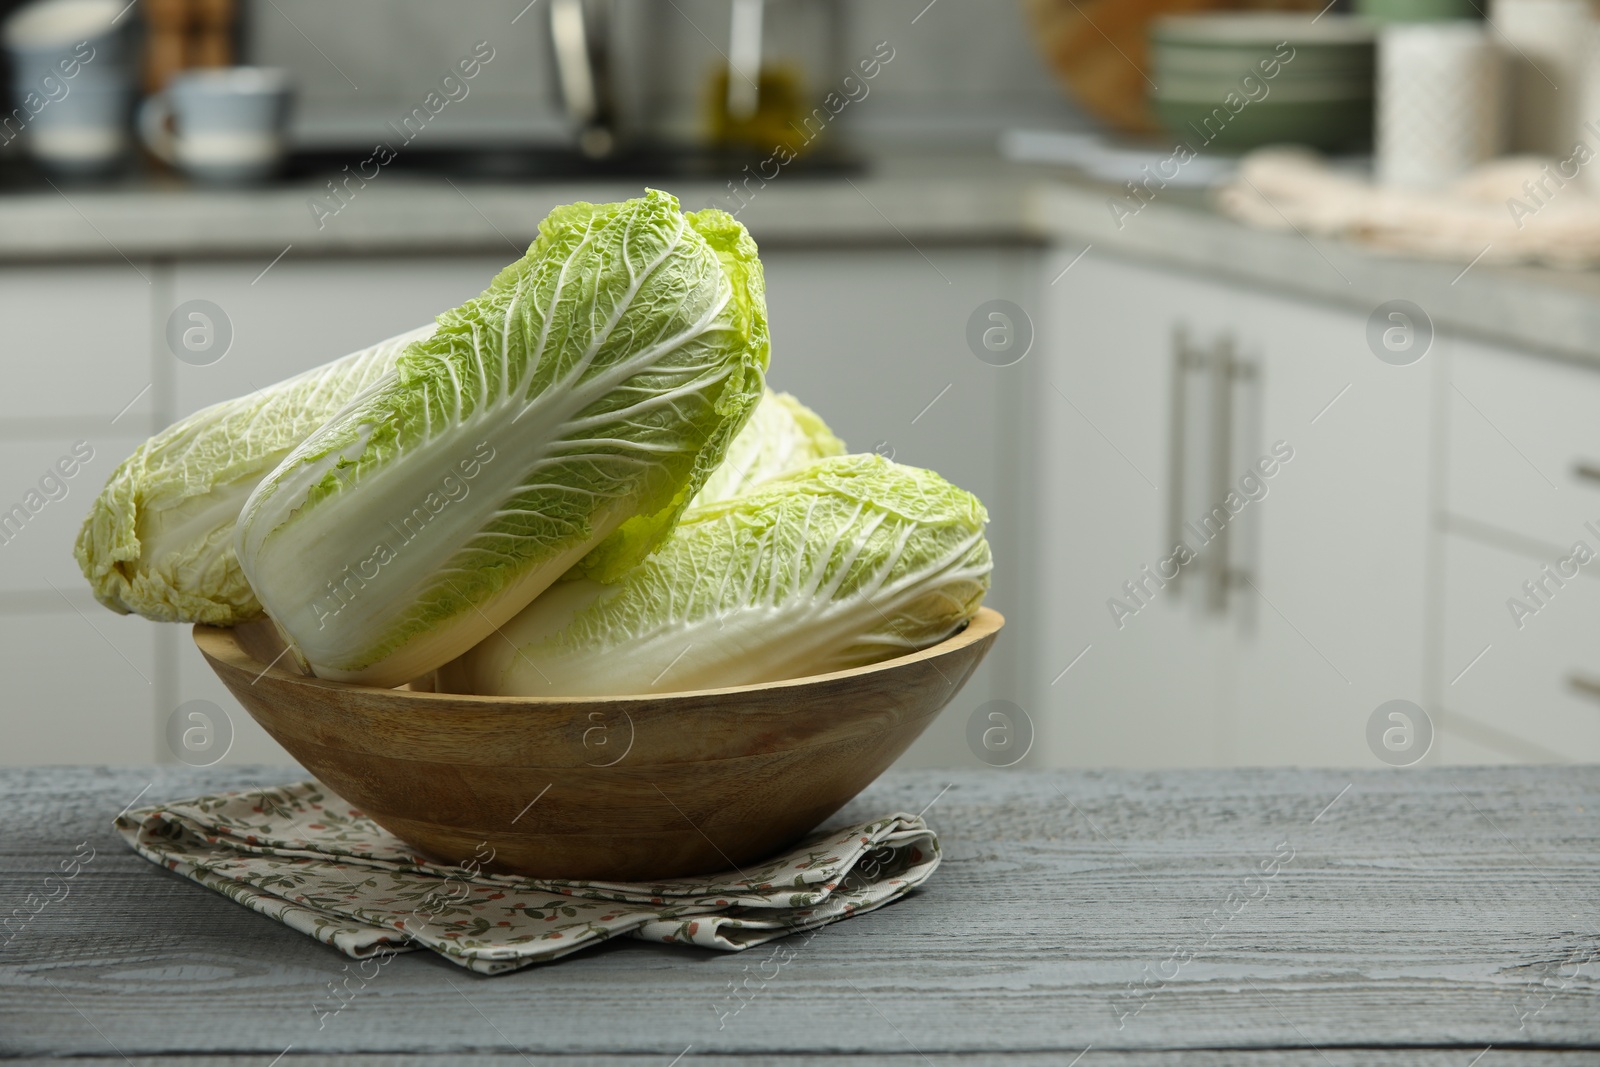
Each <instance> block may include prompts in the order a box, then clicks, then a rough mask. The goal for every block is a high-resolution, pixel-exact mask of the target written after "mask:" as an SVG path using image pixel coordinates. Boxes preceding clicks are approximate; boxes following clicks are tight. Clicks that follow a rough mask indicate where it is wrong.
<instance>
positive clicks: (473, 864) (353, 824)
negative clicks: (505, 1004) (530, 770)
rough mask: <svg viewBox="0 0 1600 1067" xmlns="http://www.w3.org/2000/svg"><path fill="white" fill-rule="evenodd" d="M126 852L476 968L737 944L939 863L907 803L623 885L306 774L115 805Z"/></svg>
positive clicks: (298, 913) (330, 929) (356, 938)
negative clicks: (535, 864)
mask: <svg viewBox="0 0 1600 1067" xmlns="http://www.w3.org/2000/svg"><path fill="white" fill-rule="evenodd" d="M116 828H117V832H118V833H120V834H122V836H123V838H125V839H126V840H127V842H128V844H130V845H131V846H133V849H134V851H136V852H138V853H139V854H140V855H141V856H143V857H145V858H146V859H148V860H150V861H151V862H153V863H159V864H160V865H162V866H163V867H166V868H168V869H169V870H173V871H176V872H177V873H179V874H181V875H183V876H184V877H185V878H189V879H192V880H193V881H196V882H199V883H200V884H201V885H203V886H206V887H208V888H210V889H215V890H216V891H217V892H219V893H223V894H225V895H227V896H229V897H231V898H233V899H234V900H236V901H238V902H239V903H241V904H243V905H245V906H246V907H249V908H253V909H255V910H256V911H259V912H261V913H262V914H263V915H266V916H269V917H271V918H273V919H277V920H278V921H279V922H281V923H284V924H285V925H287V926H289V927H291V928H292V929H295V930H299V931H300V932H301V933H305V934H310V935H311V936H312V937H315V938H316V939H317V940H319V941H322V942H324V943H326V944H329V945H332V946H333V947H334V948H337V949H338V950H339V951H341V952H343V953H344V954H345V955H347V956H352V957H355V958H363V957H367V956H373V955H379V954H388V953H394V952H407V951H411V950H414V949H418V948H427V949H432V950H433V951H434V952H437V953H439V954H440V955H442V956H444V957H445V958H446V959H448V960H450V961H451V962H452V963H457V964H460V965H461V966H463V967H466V968H468V969H470V970H474V971H477V972H479V973H481V974H499V973H501V972H503V971H511V970H516V969H517V968H519V967H526V966H527V965H528V964H531V963H540V962H544V961H547V960H554V959H558V958H560V957H562V956H565V955H567V954H568V953H570V952H575V951H577V950H578V949H580V948H583V947H584V946H586V945H592V944H597V943H599V942H601V941H604V940H606V939H607V938H612V937H618V936H620V935H622V934H628V935H630V936H632V937H638V938H644V939H645V940H647V941H660V942H663V943H666V944H688V945H698V946H700V947H702V948H712V949H720V950H722V951H725V952H737V951H739V950H741V949H746V948H749V947H751V946H752V945H759V944H761V943H762V942H765V941H770V940H772V939H774V938H779V937H783V936H785V935H787V934H792V933H796V932H798V931H802V930H808V929H811V928H813V927H817V926H822V925H825V924H827V923H831V922H835V921H837V920H839V919H848V918H849V917H850V916H852V915H858V914H860V913H862V912H866V911H871V910H873V909H874V908H879V907H882V906H883V905H885V904H888V903H891V902H893V901H895V900H897V899H899V898H900V897H902V896H904V895H905V894H906V893H908V892H909V891H910V890H912V889H913V888H915V887H916V886H918V885H921V884H922V883H923V882H924V881H926V880H927V878H928V876H929V875H931V874H932V873H933V871H934V868H936V867H938V866H939V839H938V837H937V836H936V835H935V834H934V832H933V831H932V830H930V829H929V828H928V826H927V824H926V823H924V822H923V821H922V819H921V818H920V817H918V816H915V815H906V814H903V813H902V814H895V815H888V816H885V817H883V818H881V819H875V820H873V821H871V822H865V823H859V824H857V825H854V826H846V827H843V828H840V829H837V830H830V831H825V832H818V833H814V834H812V835H811V836H810V837H808V838H807V839H806V840H804V841H802V842H801V843H800V844H799V845H797V846H796V847H795V848H794V849H793V850H791V851H789V852H787V853H785V854H783V855H781V856H775V857H773V858H772V859H769V860H765V861H762V862H760V863H756V864H752V865H750V866H749V867H747V868H746V869H744V870H743V871H729V872H727V873H726V874H719V875H702V876H698V877H693V878H672V879H667V880H665V881H662V882H654V883H648V884H645V883H639V884H626V883H614V882H580V881H559V880H549V879H532V878H524V877H521V876H518V875H497V874H486V873H484V872H483V871H482V870H481V866H482V865H483V864H485V863H487V862H489V861H490V860H491V859H492V858H493V855H492V850H490V849H489V848H488V847H487V846H484V847H483V848H480V850H479V852H480V854H479V855H477V856H475V857H474V858H473V859H471V860H468V861H467V862H466V863H465V864H463V865H462V866H450V865H447V864H441V863H434V862H432V861H431V860H427V859H424V858H422V857H421V856H419V855H417V854H416V853H415V852H413V851H412V850H411V849H410V848H408V847H407V846H406V844H405V843H404V842H403V841H401V840H400V839H399V838H397V837H395V836H394V835H393V834H390V833H389V832H388V831H386V830H384V829H382V828H381V827H379V826H378V825H377V824H376V823H374V822H373V821H372V820H371V819H369V818H367V817H366V816H365V815H363V814H362V813H361V812H359V811H357V810H356V809H355V808H353V807H351V806H350V804H349V803H348V802H347V801H345V800H343V799H342V798H340V797H338V796H335V795H334V794H333V793H331V792H329V791H328V790H327V789H326V788H324V787H323V786H322V784H321V783H319V782H314V781H308V782H299V783H297V784H294V785H287V786H281V787H279V788H276V789H257V790H252V791H249V792H244V793H224V794H221V795H218V796H205V797H196V798H194V799H192V800H183V801H178V802H175V803H171V804H158V805H153V806H151V807H146V808H136V809H134V810H132V811H129V812H127V813H126V814H124V815H121V816H119V817H118V818H117V822H116Z"/></svg>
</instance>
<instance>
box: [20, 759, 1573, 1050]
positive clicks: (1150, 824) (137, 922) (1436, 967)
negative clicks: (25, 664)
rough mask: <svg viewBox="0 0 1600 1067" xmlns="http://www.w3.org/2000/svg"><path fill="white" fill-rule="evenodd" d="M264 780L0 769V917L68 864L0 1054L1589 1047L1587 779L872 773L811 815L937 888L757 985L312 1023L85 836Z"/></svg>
mask: <svg viewBox="0 0 1600 1067" xmlns="http://www.w3.org/2000/svg"><path fill="white" fill-rule="evenodd" d="M269 775H271V776H273V777H271V778H269V777H267V776H269ZM281 779H282V772H281V771H277V772H274V771H267V770H261V769H254V768H248V767H245V768H221V767H218V768H211V769H208V770H192V769H189V768H174V767H162V768H159V769H137V768H135V769H116V770H107V769H104V768H99V769H96V768H49V769H11V770H6V771H3V772H0V811H4V812H5V813H6V820H7V826H6V832H5V834H4V836H3V837H0V886H3V888H0V908H3V910H4V912H5V913H6V914H14V912H13V909H17V908H21V907H24V902H25V900H26V898H27V897H28V894H29V893H35V892H42V891H43V889H44V887H43V885H42V881H43V879H44V877H45V876H46V875H47V874H50V873H54V872H56V871H57V870H58V864H59V861H60V860H62V859H63V858H65V857H68V856H71V855H72V854H73V852H74V849H75V848H76V847H77V846H78V845H79V843H80V842H87V843H88V844H89V845H90V846H91V847H92V848H93V849H94V850H95V855H94V858H93V859H92V860H91V861H90V862H89V863H88V864H87V865H85V867H84V868H83V870H82V872H81V873H80V874H79V875H78V877H77V878H75V879H72V880H71V881H70V882H68V883H67V885H68V895H67V896H66V897H65V898H63V899H60V900H59V901H57V902H55V903H51V904H48V905H46V906H44V907H43V909H42V910H40V911H39V912H38V913H37V915H36V916H35V917H33V918H32V919H31V921H28V922H26V923H22V924H20V925H18V926H17V927H16V929H15V936H14V937H13V939H12V940H11V942H10V943H9V944H8V945H6V946H5V947H4V948H0V1056H10V1057H25V1058H28V1057H31V1058H36V1059H37V1061H38V1062H43V1061H44V1060H45V1059H46V1058H50V1057H72V1058H74V1059H75V1060H76V1061H79V1062H82V1061H89V1062H121V1061H126V1062H129V1063H154V1062H163V1063H171V1062H175V1061H176V1060H177V1057H178V1054H179V1053H180V1052H182V1053H185V1054H186V1055H185V1056H184V1058H183V1059H182V1062H183V1063H185V1064H188V1065H192V1067H200V1065H211V1064H229V1065H235V1064H238V1065H242V1064H247V1063H248V1064H257V1065H265V1064H268V1063H274V1064H276V1063H280V1062H281V1063H282V1064H283V1067H290V1065H292V1064H299V1065H304V1064H318V1063H324V1062H327V1063H332V1062H334V1061H333V1059H332V1056H333V1055H334V1054H336V1053H342V1052H357V1051H359V1052H363V1053H367V1054H368V1055H367V1056H358V1057H353V1058H351V1059H341V1060H340V1061H339V1062H355V1063H374V1064H375V1063H379V1062H381V1063H385V1064H390V1063H404V1064H424V1063H426V1064H444V1063H464V1062H465V1063H475V1064H502V1063H503V1064H512V1063H539V1064H563V1063H564V1064H578V1063H583V1064H616V1065H622V1064H627V1065H641V1067H642V1065H647V1064H648V1065H652V1067H666V1065H667V1064H668V1063H669V1062H670V1063H672V1064H681V1065H683V1067H689V1065H691V1064H694V1063H697V1062H707V1061H708V1060H712V1059H714V1058H718V1057H721V1058H723V1059H724V1060H725V1061H726V1060H727V1059H729V1058H732V1059H733V1060H734V1061H735V1062H742V1061H743V1060H744V1058H745V1057H749V1058H751V1059H759V1061H760V1062H763V1063H782V1064H795V1065H798V1064H822V1063H829V1064H841V1063H842V1064H862V1065H866V1064H874V1065H876V1064H904V1065H905V1067H912V1065H917V1064H922V1063H930V1064H933V1063H938V1064H943V1063H955V1062H975V1060H976V1059H977V1058H978V1057H977V1054H979V1053H982V1054H984V1056H983V1058H984V1059H985V1060H988V1059H997V1058H1002V1057H1000V1056H999V1054H1000V1053H1002V1052H1003V1053H1005V1055H1004V1057H1003V1059H1004V1060H1005V1062H1012V1063H1018V1064H1044V1063H1051V1064H1066V1063H1069V1062H1072V1063H1076V1062H1078V1061H1077V1060H1074V1059H1073V1057H1076V1056H1079V1055H1080V1054H1084V1055H1085V1058H1084V1060H1083V1061H1082V1062H1083V1067H1095V1065H1097V1064H1120V1065H1136V1064H1177V1063H1180V1062H1181V1063H1183V1064H1219V1065H1220V1064H1229V1065H1237V1064H1243V1065H1246V1067H1250V1065H1259V1064H1286V1063H1294V1064H1319V1065H1330V1067H1344V1065H1346V1064H1356V1063H1362V1064H1366V1063H1375V1062H1384V1063H1390V1062H1393V1063H1406V1064H1424V1065H1431V1064H1438V1065H1441V1067H1442V1065H1445V1064H1451V1065H1456V1067H1464V1065H1465V1064H1467V1063H1469V1062H1472V1063H1478V1062H1480V1060H1475V1059H1473V1057H1475V1056H1478V1057H1481V1062H1482V1064H1483V1067H1494V1065H1495V1064H1498V1063H1510V1062H1515V1063H1519V1064H1568V1063H1571V1064H1576V1063H1580V1062H1581V1063H1594V1062H1596V1054H1597V1051H1600V978H1597V977H1596V973H1597V970H1600V968H1597V965H1596V960H1597V959H1600V929H1597V923H1600V911H1597V910H1596V894H1597V890H1596V886H1597V885H1600V822H1597V819H1596V814H1597V813H1600V767H1575V766H1569V767H1559V768H1557V767H1497V768H1474V769H1425V770H1424V769H1411V770H1404V771H1359V772H1339V771H1321V770H1319V771H1298V770H1232V771H1166V772H1161V773H1143V772H1069V771H1057V772H1048V773H1041V772H997V771H990V772H982V771H977V772H975V771H950V772H939V771H921V772H891V773H889V774H887V775H885V776H884V777H883V778H882V779H881V780H880V781H879V782H878V783H877V784H875V785H873V786H872V787H871V788H870V789H868V791H867V792H866V793H864V794H863V795H862V796H861V797H860V798H858V799H857V801H855V802H853V803H852V805H851V806H850V808H848V809H847V810H846V813H845V814H846V815H847V816H849V817H856V816H858V815H865V814H867V813H872V814H877V813H881V812H886V811H890V810H895V809H901V810H907V811H916V810H918V809H920V808H923V807H924V806H927V808H928V811H927V818H928V820H929V822H930V823H931V824H932V825H933V826H934V827H935V828H936V829H937V830H938V831H939V833H940V835H941V838H942V840H943V845H944V857H945V859H944V865H943V866H942V868H941V869H940V870H939V871H937V872H936V873H935V874H934V876H933V877H932V879H930V881H929V882H928V883H927V885H926V886H925V887H923V889H922V890H920V891H919V892H917V893H915V894H914V895H913V896H911V897H908V898H907V899H905V900H903V901H901V902H899V903H897V904H895V905H893V906H891V907H888V908H885V909H883V910H881V911H878V912H874V913H871V914H868V915H864V916H861V917H859V918H855V919H851V920H848V921H846V922H843V923H840V924H838V925H836V926H833V927H829V928H827V929H825V930H823V931H822V932H821V933H820V934H819V935H818V936H816V937H815V938H814V939H812V940H808V941H806V942H805V943H804V944H803V945H800V946H799V947H798V949H797V951H798V956H797V957H796V958H795V959H794V960H793V961H792V962H790V963H788V964H787V965H786V966H784V967H783V968H782V969H781V970H779V971H778V973H777V976H776V977H772V978H770V979H769V980H766V981H765V982H763V981H762V980H761V979H762V976H765V975H766V974H767V972H766V971H765V970H762V969H758V966H757V965H758V963H759V961H761V960H764V959H765V958H766V957H767V955H768V953H769V951H770V949H764V948H757V949H753V950H751V951H750V952H747V953H744V954H739V955H732V954H730V955H723V954H718V953H714V952H709V951H702V950H698V949H684V948H676V947H672V946H666V945H656V944H647V943H644V942H638V941H631V940H623V941H619V942H612V943H609V944H607V945H605V946H602V947H600V948H597V949H594V950H591V951H587V952H584V953H581V954H579V955H576V956H574V957H572V958H570V959H568V960H565V961H562V962H558V963H555V964H550V965H546V966H543V967H535V968H531V969H527V970H523V971H519V972H515V973H512V974H509V975H503V976H499V977H493V978H484V977H480V976H477V975H474V974H471V973H469V972H467V971H463V970H461V969H459V968H457V967H456V966H454V965H453V964H450V963H448V962H446V961H444V960H442V959H440V958H438V957H434V956H432V955H430V954H427V953H413V954H408V955H403V956H400V957H398V958H396V959H395V961H394V962H392V963H391V964H389V965H388V967H387V968H386V969H385V970H384V971H383V973H382V974H381V976H379V978H377V979H375V980H374V981H373V982H372V984H371V985H370V987H368V988H365V989H363V990H362V991H361V993H360V994H359V995H358V997H357V999H355V1000H354V1001H352V1002H351V1003H350V1005H349V1006H348V1007H347V1008H346V1009H345V1010H344V1011H342V1012H341V1013H339V1014H338V1015H337V1016H335V1017H333V1018H332V1019H330V1020H328V1021H327V1024H326V1026H324V1027H323V1028H321V1029H319V1028H318V1026H317V1022H318V1016H317V1015H316V1014H315V1012H314V1010H313V1005H314V1003H316V1002H317V1000H318V998H319V996H321V995H323V994H324V993H325V990H326V983H327V982H329V981H330V980H334V979H336V978H338V977H339V976H341V975H342V974H343V971H342V968H343V966H344V964H345V963H346V962H347V961H346V959H345V958H344V957H343V956H340V955H339V954H337V953H336V952H335V951H334V950H332V949H330V948H328V947H326V946H324V945H322V944H320V943H317V942H315V941H313V940H311V939H309V938H307V937H305V936H303V935H301V934H297V933H294V932H292V931H290V930H289V929H287V928H285V927H283V926H280V925H278V924H277V923H275V922H273V921H271V920H269V919H266V918H265V917H263V916H261V915H258V914H256V913H255V912H252V911H249V910H247V909H245V908H244V907H241V906H239V905H237V904H234V903H233V902H231V901H229V900H228V899H226V898H224V897H222V896H221V895H219V894H215V893H212V892H209V891H207V890H205V889H203V888H201V887H199V886H197V885H195V884H193V883H191V882H189V881H187V880H185V879H182V878H180V877H178V876H176V875H173V874H171V873H169V872H167V871H164V870H162V869H160V868H157V867H155V866H153V865H151V864H150V863H148V862H147V861H145V860H143V859H140V858H138V857H136V856H135V855H134V854H133V853H132V852H131V851H129V850H128V849H127V848H126V847H125V846H124V845H123V843H122V841H121V839H120V838H118V837H116V836H115V835H114V834H113V833H112V832H111V829H110V824H111V821H112V818H113V817H114V816H115V815H116V814H117V813H118V811H119V810H121V809H123V808H124V806H125V805H127V804H129V803H130V802H131V801H133V800H134V799H135V798H136V797H138V798H140V799H141V800H142V802H145V803H148V802H151V801H155V800H163V799H176V798H179V797H183V796H186V795H193V794H196V793H199V792H202V791H212V790H217V789H222V788H245V787H249V786H253V785H258V784H261V783H262V782H264V781H277V780H281ZM947 786H948V787H949V788H948V789H946V787H947ZM1274 861H1276V862H1274ZM1266 872H1270V873H1266ZM789 940H790V941H791V942H798V941H799V940H800V939H798V938H791V939H789ZM747 968H748V971H747ZM747 974H748V975H751V976H755V977H754V979H753V980H752V981H751V982H750V983H749V984H748V985H747V987H746V988H748V989H750V990H754V992H751V993H750V994H749V997H750V999H749V1001H748V1003H746V1004H745V1006H744V1007H743V1009H742V1010H741V1011H740V1012H739V1013H738V1014H736V1015H733V1016H731V1017H730V1018H727V1019H726V1025H725V1026H724V1027H723V1028H721V1029H719V1028H718V1023H719V1015H718V1009H719V1007H724V998H725V997H727V996H728V995H729V989H730V984H731V983H734V982H744V981H745V979H746V976H747ZM1136 1008H1137V1009H1138V1010H1137V1011H1135V1009H1136ZM1491 1046H1492V1051H1489V1052H1486V1051H1485V1050H1487V1049H1490V1048H1491ZM1085 1050H1088V1052H1087V1053H1085ZM274 1057H281V1059H274ZM674 1057H678V1058H676V1059H675V1058H674ZM28 1062H33V1060H28Z"/></svg>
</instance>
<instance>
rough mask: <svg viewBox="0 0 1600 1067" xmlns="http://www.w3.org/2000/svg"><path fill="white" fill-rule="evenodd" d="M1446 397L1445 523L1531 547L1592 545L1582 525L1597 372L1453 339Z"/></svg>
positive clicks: (1597, 403) (1597, 488) (1591, 494)
mask: <svg viewBox="0 0 1600 1067" xmlns="http://www.w3.org/2000/svg"><path fill="white" fill-rule="evenodd" d="M1447 398H1448V401H1449V409H1448V420H1449V428H1448V434H1449V443H1450V444H1449V452H1448V459H1447V465H1446V477H1447V485H1448V488H1447V495H1446V507H1447V509H1448V511H1449V513H1450V515H1451V517H1452V519H1455V520H1459V522H1458V524H1459V525H1463V526H1465V527H1466V528H1468V529H1476V528H1479V527H1486V528H1489V529H1487V530H1479V533H1480V534H1486V533H1489V532H1490V530H1492V531H1498V532H1500V533H1502V534H1505V535H1509V537H1510V538H1513V539H1521V540H1523V541H1524V542H1536V543H1537V544H1539V545H1548V546H1555V547H1568V546H1570V545H1571V544H1572V542H1573V541H1574V540H1576V539H1577V538H1580V537H1584V538H1589V539H1591V540H1593V539H1594V537H1595V535H1593V534H1590V533H1588V532H1587V531H1586V530H1585V529H1584V523H1586V522H1593V523H1595V524H1596V525H1597V526H1600V418H1597V417H1596V413H1597V412H1600V372H1596V370H1595V369H1594V368H1593V367H1586V366H1579V365H1577V364H1572V363H1562V362H1558V361H1556V360H1553V359H1546V358H1541V357H1539V356H1535V355H1532V354H1528V353H1521V352H1509V351H1506V350H1504V349H1501V348H1498V347H1496V346H1492V345H1487V344H1481V343H1477V342H1467V341H1459V342H1455V343H1454V344H1452V345H1451V349H1450V382H1449V390H1448V396H1447ZM1491 536H1492V534H1491ZM1526 547H1527V548H1529V549H1532V548H1534V547H1535V545H1534V544H1528V545H1526Z"/></svg>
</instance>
